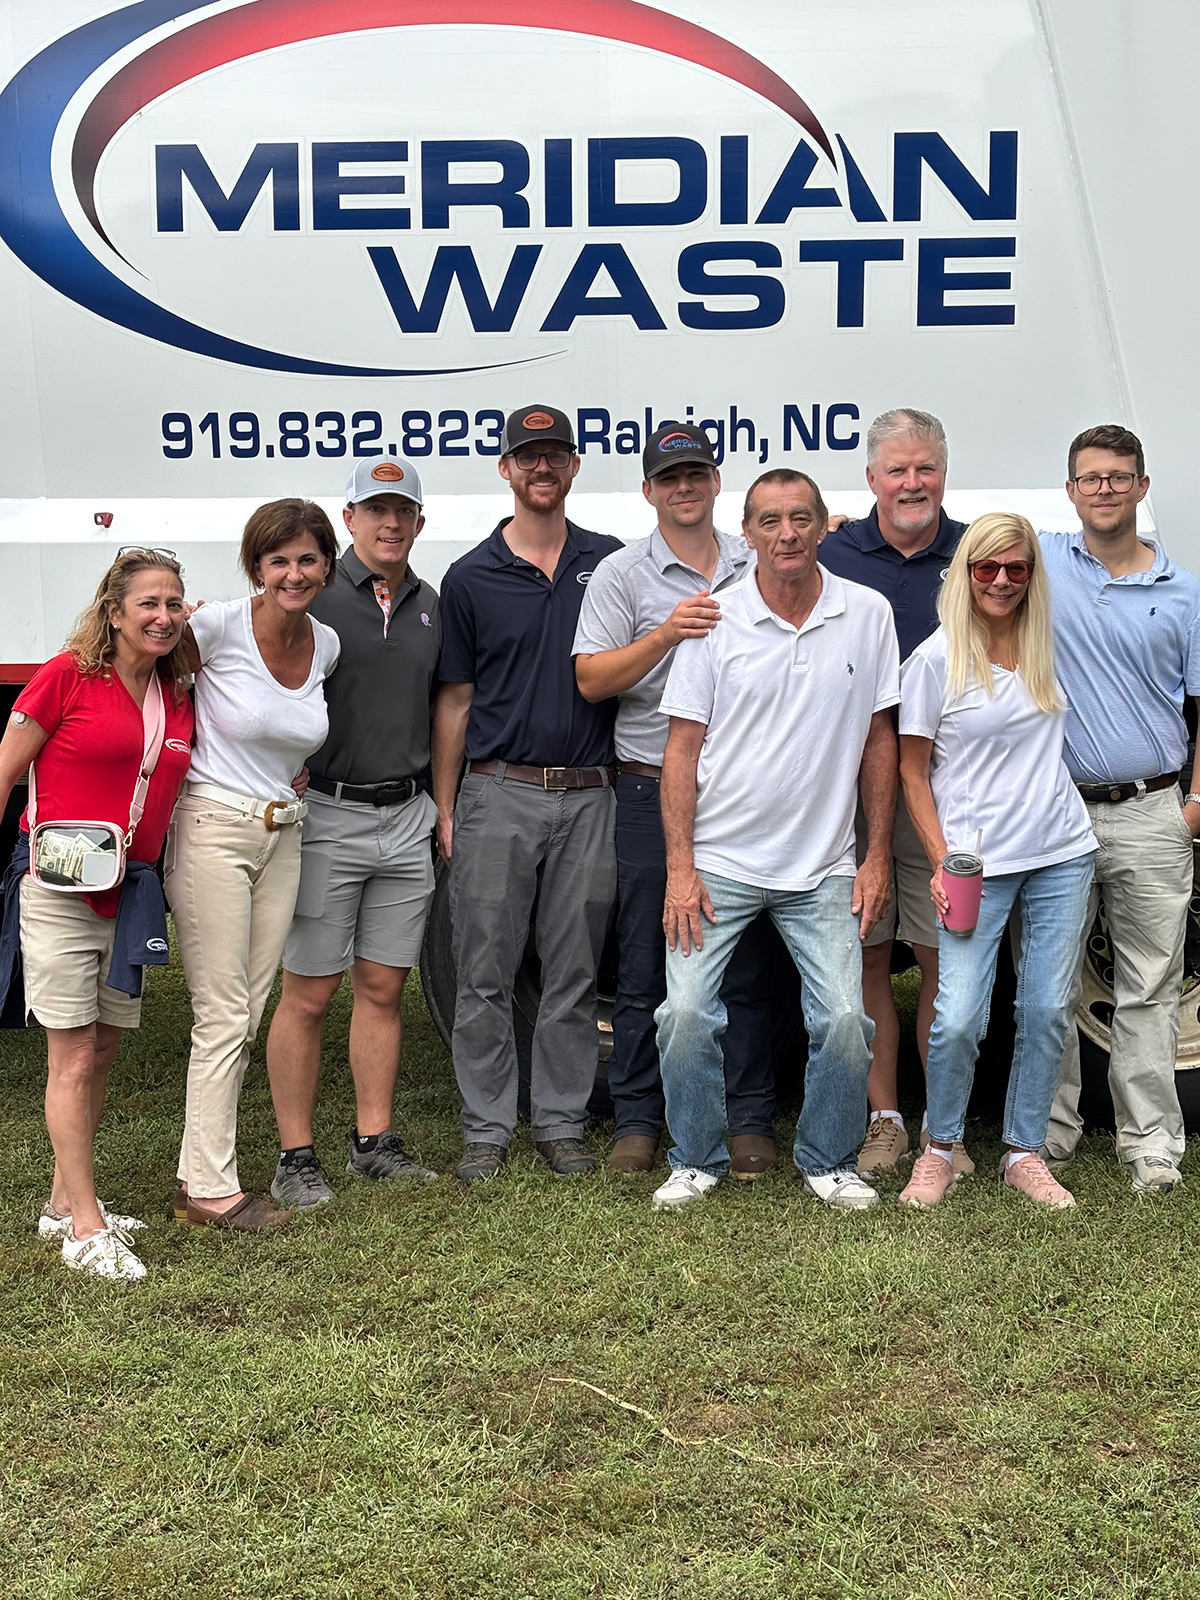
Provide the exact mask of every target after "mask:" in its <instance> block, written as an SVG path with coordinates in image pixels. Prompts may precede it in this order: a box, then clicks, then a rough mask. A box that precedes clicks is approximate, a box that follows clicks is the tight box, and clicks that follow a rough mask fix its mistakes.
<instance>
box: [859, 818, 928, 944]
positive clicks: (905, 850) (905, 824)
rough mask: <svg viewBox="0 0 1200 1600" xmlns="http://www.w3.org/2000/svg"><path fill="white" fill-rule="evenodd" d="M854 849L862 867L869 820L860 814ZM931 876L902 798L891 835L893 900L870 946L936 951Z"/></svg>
mask: <svg viewBox="0 0 1200 1600" xmlns="http://www.w3.org/2000/svg"><path fill="white" fill-rule="evenodd" d="M854 846H855V854H856V856H857V859H858V863H859V865H860V866H861V865H862V860H863V857H864V856H865V855H866V853H867V827H866V819H865V818H864V817H863V814H862V811H861V810H860V811H859V813H858V816H857V818H856V819H855V825H854ZM932 876H933V872H932V870H931V869H930V866H929V857H928V856H927V855H926V854H925V847H924V845H923V844H922V843H921V841H920V839H919V838H918V837H917V830H916V829H915V828H914V827H913V825H912V818H911V817H910V816H909V814H908V807H907V806H906V805H905V804H904V797H903V796H901V797H900V798H899V799H898V800H897V801H896V831H895V832H894V833H893V834H892V897H891V899H890V900H889V901H888V903H887V909H886V910H885V911H884V913H883V915H882V917H880V919H879V921H878V922H877V923H876V924H875V926H874V928H872V930H871V933H870V936H869V938H868V939H867V940H866V941H865V943H866V944H867V945H868V946H870V945H876V944H886V943H887V942H888V940H889V939H904V940H905V941H906V942H907V943H908V944H924V945H930V946H931V947H932V948H933V949H934V950H936V949H937V945H938V933H937V913H936V912H935V911H934V909H933V898H932V896H931V895H930V893H929V880H930V878H932ZM897 901H899V916H897V905H896V902H897Z"/></svg>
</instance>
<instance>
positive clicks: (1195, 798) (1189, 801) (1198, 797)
mask: <svg viewBox="0 0 1200 1600" xmlns="http://www.w3.org/2000/svg"><path fill="white" fill-rule="evenodd" d="M1183 803H1184V805H1185V806H1200V794H1185V795H1184V797H1183Z"/></svg>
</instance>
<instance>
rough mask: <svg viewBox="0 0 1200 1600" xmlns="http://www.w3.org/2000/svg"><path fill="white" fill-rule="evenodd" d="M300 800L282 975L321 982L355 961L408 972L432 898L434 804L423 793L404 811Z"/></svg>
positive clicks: (316, 797) (318, 797) (319, 798)
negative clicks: (292, 907) (295, 887)
mask: <svg viewBox="0 0 1200 1600" xmlns="http://www.w3.org/2000/svg"><path fill="white" fill-rule="evenodd" d="M306 798H307V800H308V816H307V817H306V818H305V820H304V824H303V826H304V832H303V834H302V835H301V845H300V889H299V892H298V894H297V895H296V914H295V917H294V918H293V920H292V927H291V932H290V933H289V934H288V939H287V945H286V946H285V948H284V952H283V965H284V968H285V970H286V971H288V972H294V973H295V974H296V975H297V976H298V977H301V978H328V977H332V976H333V974H334V973H336V972H345V970H346V968H347V967H349V966H350V964H351V963H352V962H353V961H355V960H357V959H359V958H361V959H363V960H364V961H377V962H378V963H379V964H380V965H381V966H384V967H415V966H416V964H417V962H418V960H419V959H420V955H421V939H422V937H423V935H424V932H425V918H426V915H427V913H428V911H429V902H430V900H431V899H432V898H433V856H432V852H431V846H430V839H429V836H430V833H431V832H432V830H433V825H434V823H435V822H436V820H437V807H436V806H435V805H434V803H433V800H432V799H431V798H430V796H429V795H427V794H425V793H424V792H422V793H421V794H418V795H414V796H413V798H412V799H411V800H406V801H405V802H404V804H403V805H398V806H369V805H360V804H358V803H357V802H355V801H351V800H334V799H333V798H332V797H331V796H329V795H323V794H315V793H314V792H313V791H312V790H311V789H310V790H309V792H308V795H307V797H306Z"/></svg>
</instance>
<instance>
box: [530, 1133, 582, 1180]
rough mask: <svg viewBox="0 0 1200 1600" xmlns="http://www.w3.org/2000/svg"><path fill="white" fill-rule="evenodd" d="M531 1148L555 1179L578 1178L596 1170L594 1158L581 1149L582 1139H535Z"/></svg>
mask: <svg viewBox="0 0 1200 1600" xmlns="http://www.w3.org/2000/svg"><path fill="white" fill-rule="evenodd" d="M533 1148H534V1149H535V1150H536V1151H537V1153H538V1155H540V1156H541V1158H542V1160H543V1161H544V1162H545V1163H546V1165H547V1166H548V1167H549V1168H550V1171H551V1172H552V1173H553V1174H554V1176H555V1177H556V1178H580V1177H582V1176H583V1174H584V1173H585V1172H595V1170H596V1158H595V1157H594V1156H590V1155H589V1154H588V1153H587V1151H586V1150H585V1149H584V1148H583V1140H582V1139H535V1140H534V1145H533Z"/></svg>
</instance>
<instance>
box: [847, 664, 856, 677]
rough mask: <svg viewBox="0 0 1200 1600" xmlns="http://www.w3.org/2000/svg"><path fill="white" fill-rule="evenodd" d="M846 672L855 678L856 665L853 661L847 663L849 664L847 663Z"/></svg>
mask: <svg viewBox="0 0 1200 1600" xmlns="http://www.w3.org/2000/svg"><path fill="white" fill-rule="evenodd" d="M846 671H847V672H848V673H849V674H850V676H851V677H853V676H854V663H853V661H847V663H846Z"/></svg>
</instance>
